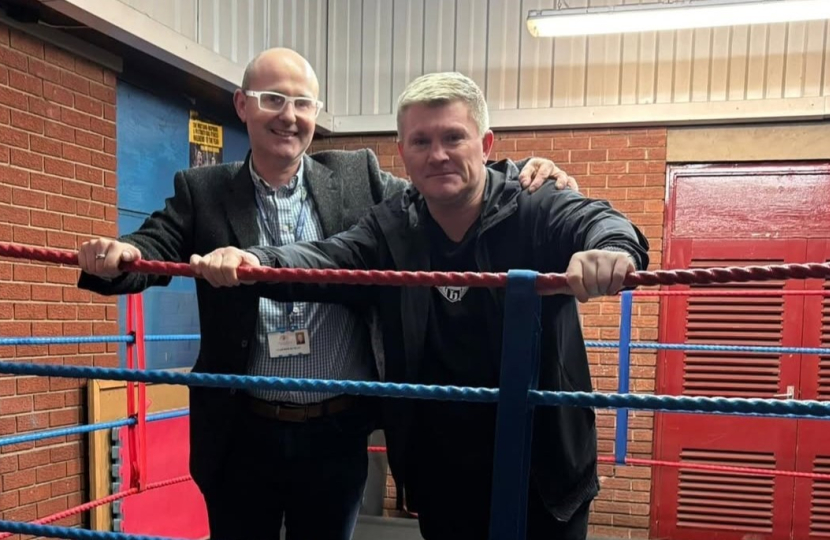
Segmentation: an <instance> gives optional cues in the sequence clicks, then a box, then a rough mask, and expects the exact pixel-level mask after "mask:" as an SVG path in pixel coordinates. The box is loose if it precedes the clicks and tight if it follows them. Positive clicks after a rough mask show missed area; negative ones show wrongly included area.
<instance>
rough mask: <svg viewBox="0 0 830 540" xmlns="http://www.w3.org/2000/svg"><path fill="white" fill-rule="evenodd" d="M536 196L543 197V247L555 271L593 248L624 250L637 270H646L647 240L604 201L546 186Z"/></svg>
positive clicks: (626, 219) (647, 261) (647, 258)
mask: <svg viewBox="0 0 830 540" xmlns="http://www.w3.org/2000/svg"><path fill="white" fill-rule="evenodd" d="M537 193H538V194H539V195H543V196H544V197H545V203H544V204H543V206H542V209H543V211H542V212H541V213H540V214H541V215H540V216H539V217H540V218H541V219H542V220H544V221H543V226H544V231H543V232H542V234H541V238H542V243H543V244H544V245H543V246H542V247H543V248H544V253H547V254H549V256H551V257H552V258H553V259H557V260H555V261H554V263H553V265H552V266H553V267H555V268H556V270H555V271H561V270H563V269H564V268H567V265H568V262H569V261H570V258H571V256H573V255H574V254H575V253H579V252H581V251H588V250H592V249H609V250H614V251H624V252H626V253H628V254H629V255H631V257H632V258H633V259H634V261H635V265H636V267H637V270H645V269H646V268H648V264H649V256H648V250H649V244H648V240H647V239H646V237H645V236H644V235H643V233H642V232H641V231H640V230H639V229H638V228H637V227H636V226H634V224H633V223H631V221H630V220H629V219H628V218H626V217H625V216H624V215H622V214H621V213H620V212H618V211H617V210H614V209H613V208H612V207H611V205H610V204H609V203H608V202H607V201H604V200H598V199H589V198H586V197H584V196H582V195H580V194H578V193H575V192H573V191H571V190H561V191H557V190H555V189H554V188H552V186H549V185H546V187H543V188H542V189H540V190H539V191H538V192H537ZM534 195H536V194H534Z"/></svg>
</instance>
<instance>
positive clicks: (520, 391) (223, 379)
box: [0, 243, 830, 540]
mask: <svg viewBox="0 0 830 540" xmlns="http://www.w3.org/2000/svg"><path fill="white" fill-rule="evenodd" d="M0 256H9V257H14V258H25V259H30V260H36V261H42V262H52V263H59V264H70V265H76V264H77V256H76V254H75V253H74V252H66V251H57V250H48V249H42V248H32V247H25V246H18V245H11V244H2V243H0ZM122 268H123V269H124V270H125V271H133V272H144V273H154V274H164V275H171V276H184V277H195V276H194V275H193V272H192V271H191V270H190V267H189V266H188V265H185V264H180V263H165V262H157V261H136V262H133V263H129V264H124V265H122ZM239 276H240V278H242V279H245V280H257V281H266V282H273V281H284V282H305V283H341V284H354V285H387V286H388V285H397V286H434V285H453V286H469V287H507V289H508V295H507V301H506V308H505V309H506V316H505V323H504V324H505V327H504V336H505V340H504V349H503V351H502V352H503V356H504V357H509V358H510V362H502V373H501V388H500V389H487V388H459V387H439V386H426V385H415V384H392V383H375V382H363V381H325V380H305V379H283V378H273V377H270V378H269V377H247V376H235V375H216V374H194V373H177V372H167V371H151V372H147V371H144V370H143V354H142V353H143V351H142V350H141V347H143V343H144V341H145V340H149V337H148V336H144V335H143V316H139V317H138V319H137V320H136V321H135V326H134V327H133V328H132V329H131V330H132V332H131V335H130V336H111V337H109V338H99V337H93V338H86V339H88V340H90V341H87V342H124V343H127V344H128V345H129V344H139V343H140V345H141V347H139V348H138V350H137V352H138V362H137V363H138V368H139V369H114V368H98V367H85V366H61V365H58V366H45V365H32V364H24V363H16V362H2V363H0V373H5V374H16V375H39V376H57V377H82V378H97V379H108V380H120V381H127V382H130V383H139V392H141V389H142V386H141V385H142V384H143V383H147V382H160V383H166V384H180V385H193V386H208V387H225V388H246V389H249V388H272V389H283V390H294V391H322V392H333V393H347V394H355V395H374V396H390V397H414V398H420V399H437V400H462V401H479V402H496V401H497V402H499V408H498V419H497V434H498V435H497V440H496V457H495V467H494V471H495V472H494V481H498V482H499V485H500V486H501V487H500V489H498V490H494V493H493V500H492V506H493V507H494V508H499V512H493V513H492V514H493V519H492V522H491V534H490V537H491V538H492V539H496V538H499V539H507V538H511V539H513V538H522V537H523V535H524V530H525V519H524V512H523V509H524V505H525V504H526V501H525V500H524V499H525V496H524V494H526V493H527V482H528V467H529V448H530V446H529V441H530V436H531V425H532V424H531V419H532V415H533V409H534V406H557V405H568V406H582V407H600V408H617V409H618V411H619V414H620V416H619V419H620V421H619V422H618V440H619V434H620V432H621V430H620V425H621V424H623V423H624V421H623V420H622V419H623V418H625V419H626V420H627V410H628V409H643V410H656V411H683V412H697V413H717V414H751V415H782V416H789V417H793V416H796V417H813V418H827V417H830V403H827V402H821V401H794V400H763V399H739V398H732V399H728V398H717V397H715V398H701V397H686V396H655V395H631V394H628V381H627V377H625V378H624V377H623V376H621V377H620V388H619V392H618V393H617V394H597V393H581V392H549V391H538V390H536V389H535V388H536V373H537V371H538V369H536V368H535V366H537V365H538V352H539V351H538V349H539V341H538V340H539V333H540V328H539V318H538V317H539V303H540V302H539V297H538V295H537V293H538V292H539V291H545V290H552V289H557V288H560V287H563V286H564V285H565V284H566V281H565V278H564V276H563V275H561V274H536V273H533V272H525V271H511V272H509V273H507V274H496V273H484V274H476V273H454V272H380V271H347V270H301V269H272V268H241V269H240V270H239ZM828 277H830V265H828V264H789V265H778V266H750V267H730V268H716V269H694V270H671V271H665V270H661V271H655V272H636V273H633V274H631V275H629V276H628V278H627V279H626V281H625V284H626V285H627V286H651V285H681V284H682V285H690V284H710V283H729V282H741V283H745V282H751V281H765V280H781V279H806V278H812V279H826V278H828ZM664 292H665V293H666V294H679V293H678V292H677V291H671V292H666V291H638V293H639V294H641V295H643V296H646V295H649V294H661V293H664ZM680 293H685V291H683V292H680ZM742 293H743V291H739V292H736V294H742ZM688 294H707V295H713V296H717V295H718V293H716V292H704V291H690V292H689V293H688ZM752 294H754V293H752ZM626 298H627V300H626ZM630 299H631V293H624V294H623V304H624V305H623V319H624V320H625V319H627V320H628V321H629V324H630ZM626 303H628V304H629V305H628V307H627V308H626V306H625V304H626ZM626 310H628V312H627V313H626ZM136 311H140V310H136V309H135V306H133V312H136ZM624 326H625V325H623V327H622V330H623V331H622V332H621V336H620V342H619V343H611V342H605V343H594V344H593V345H594V346H605V347H607V346H617V347H619V348H620V360H621V367H622V365H623V363H624V362H623V356H625V357H626V360H625V364H626V371H627V357H628V354H629V352H630V350H631V349H634V348H641V349H665V348H671V347H675V348H682V349H687V350H688V349H690V348H693V347H723V346H718V345H705V346H704V345H696V346H695V345H685V344H656V343H655V344H648V343H631V342H630V332H629V333H628V334H627V335H626V334H625V331H624ZM153 338H155V339H157V340H159V341H161V340H165V338H167V336H154V337H153ZM169 338H170V340H173V339H193V338H194V336H169ZM196 338H198V336H196ZM38 339H53V340H61V339H63V340H71V339H73V338H17V341H15V339H14V338H12V339H10V340H6V341H2V340H0V345H14V344H25V343H28V342H32V341H31V340H38ZM27 340H28V341H27ZM746 349H747V350H753V351H754V350H756V348H752V347H749V348H746ZM769 349H770V351H766V352H769V353H774V352H780V351H778V349H781V351H783V350H784V349H787V350H790V349H793V350H795V349H797V348H783V347H782V348H774V347H770V348H769ZM706 350H726V349H722V348H718V349H706ZM736 350H737V349H736ZM741 350H744V349H741ZM804 351H806V350H802V349H798V352H802V353H803V354H811V353H812V354H823V353H827V352H828V351H826V350H824V349H815V350H809V351H811V352H804ZM621 375H622V373H621ZM131 395H133V394H132V393H131ZM128 402H129V401H128ZM143 404H144V396H140V397H139V401H138V405H137V406H136V405H135V403H134V406H133V408H132V409H131V410H132V413H131V414H128V417H129V418H127V419H126V420H124V421H120V422H123V424H120V425H128V426H137V427H139V426H142V425H143V422H144V421H153V420H155V419H157V417H159V416H162V415H151V416H150V417H148V418H145V417H144V414H143V412H142V411H141V410H140V409H141V407H142V406H144V405H143ZM144 412H146V411H144ZM166 414H168V415H173V414H185V413H184V412H175V413H166ZM168 417H170V416H168ZM109 424H112V423H109ZM101 426H104V424H100V425H96V426H78V427H77V428H66V429H76V430H78V431H77V432H78V433H80V432H90V431H93V430H95V429H103V428H102V427H101ZM60 431H61V430H51V431H48V432H43V433H42V434H41V435H42V437H48V436H57V433H58V432H60ZM622 432H623V433H624V432H625V431H622ZM137 433H138V436H137V439H136V440H135V443H134V444H135V446H136V447H137V453H138V455H137V456H136V454H133V453H132V452H131V459H133V463H132V466H133V467H134V470H137V471H138V472H139V473H141V471H142V470H143V468H144V467H145V463H144V458H143V457H142V456H141V455H140V453H141V447H142V441H141V437H142V435H141V430H140V429H139V430H138V432H137ZM32 435H34V434H30V435H28V436H32ZM24 437H25V436H24ZM14 439H15V438H7V439H0V446H2V445H4V444H11V442H9V443H6V441H9V440H14ZM18 440H19V438H18ZM131 450H132V445H131ZM373 450H377V449H376V448H373ZM599 460H600V461H601V462H616V463H620V464H625V463H627V464H631V465H655V466H669V467H686V468H695V469H706V470H712V471H720V472H738V473H741V474H765V475H774V476H795V477H809V478H814V479H815V478H823V477H825V476H828V475H816V474H809V473H799V472H790V471H768V470H762V469H759V470H754V469H747V468H740V467H720V466H717V465H704V464H695V463H673V462H661V461H654V460H634V459H628V460H626V459H625V455H624V452H623V455H622V456H620V455H619V449H618V455H617V456H615V457H611V456H601V457H600V458H599ZM495 477H498V478H495ZM185 480H187V479H186V478H184V479H172V480H170V481H168V482H166V483H158V484H148V485H146V486H144V489H146V490H149V489H158V488H160V487H163V486H164V485H169V484H170V483H176V482H180V481H185ZM140 489H142V484H141V483H139V485H138V486H136V485H133V486H131V489H129V490H127V491H124V492H121V493H117V494H115V495H113V496H110V497H108V498H105V499H101V500H99V501H93V502H91V503H88V504H86V505H83V506H81V507H77V508H75V509H71V510H68V511H66V512H63V513H61V514H56V515H55V516H49V517H47V518H42V519H41V520H39V521H38V522H35V523H31V524H23V523H12V522H5V521H0V530H2V531H8V532H13V533H24V534H39V535H46V536H53V537H58V538H85V539H86V538H98V539H102V538H112V539H116V538H117V539H121V540H124V539H127V538H149V537H138V536H129V535H117V534H114V533H100V532H92V531H80V530H75V529H63V528H58V527H48V526H46V523H51V522H53V521H56V520H58V519H61V518H62V517H65V516H66V515H68V514H67V513H77V512H83V511H85V510H87V509H89V508H91V507H94V506H98V505H102V504H107V503H108V502H112V500H114V498H123V497H127V496H129V495H132V494H134V493H137V492H138V491H139V490H140Z"/></svg>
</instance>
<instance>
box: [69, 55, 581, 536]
mask: <svg viewBox="0 0 830 540" xmlns="http://www.w3.org/2000/svg"><path fill="white" fill-rule="evenodd" d="M318 94H319V86H318V82H317V78H316V76H315V74H314V71H313V70H312V69H311V66H310V65H309V63H308V62H307V61H306V60H305V59H304V58H303V57H302V56H300V55H299V54H297V53H296V52H294V51H291V50H289V49H272V50H268V51H264V52H263V53H261V54H260V55H258V56H257V57H256V58H255V59H253V60H252V61H251V62H250V64H249V65H248V67H247V69H246V70H245V75H244V79H243V81H242V87H241V88H240V89H238V90H237V91H236V93H235V94H234V105H235V106H236V111H237V114H238V115H239V118H240V119H241V120H242V121H243V122H244V123H245V124H246V126H247V130H248V135H249V139H250V143H251V152H250V153H249V155H248V157H247V158H246V159H245V161H244V162H242V163H228V164H223V165H218V166H212V167H200V168H196V169H190V170H186V171H181V172H179V173H177V174H176V177H175V182H174V184H175V193H174V195H173V196H172V197H170V198H169V199H168V200H167V201H166V204H165V207H164V209H161V210H159V211H157V212H155V213H153V215H152V216H150V217H149V218H148V219H147V220H146V221H145V222H144V224H142V226H141V228H140V229H139V230H138V231H135V232H133V233H131V234H128V235H125V236H123V237H121V238H119V239H118V240H114V239H108V238H99V239H95V240H92V241H89V242H86V243H84V245H83V246H81V249H80V250H79V254H78V257H79V263H80V266H81V268H82V269H83V270H84V273H83V274H82V275H81V279H80V281H79V287H81V288H85V289H89V290H92V291H95V292H97V293H100V294H127V293H137V292H141V291H142V290H144V289H146V288H148V287H151V286H164V285H167V284H168V283H169V282H170V278H169V277H164V276H153V275H147V274H136V273H127V274H124V273H122V272H121V270H120V269H119V264H120V263H121V261H129V260H136V259H139V258H144V259H151V260H161V261H175V262H181V261H186V260H188V258H189V257H190V256H191V255H192V254H193V253H200V254H201V253H207V252H209V251H211V250H214V249H216V248H218V247H221V246H229V245H232V246H238V247H240V248H247V247H249V246H255V245H259V244H270V245H285V244H289V243H292V242H295V241H299V240H315V239H322V238H325V237H328V236H330V235H333V234H335V233H338V232H340V231H343V230H346V229H348V228H349V227H351V226H352V225H354V224H355V223H356V222H357V220H358V219H359V218H361V217H362V216H363V215H364V214H365V212H366V211H367V209H368V208H369V207H371V206H372V205H374V204H377V203H379V202H381V201H382V200H383V199H384V198H387V197H390V196H392V194H394V193H396V192H399V191H401V190H402V189H403V188H404V187H405V186H406V185H408V182H406V181H405V180H403V179H400V178H395V177H393V176H392V175H390V174H389V173H386V172H384V171H382V170H381V169H380V167H379V166H378V162H377V159H376V158H375V156H374V154H372V152H370V151H368V150H358V151H350V152H337V151H331V152H319V153H315V154H307V153H306V151H307V149H308V147H309V144H310V143H311V140H312V138H313V136H314V128H315V119H316V118H317V114H318V113H319V112H320V108H321V107H322V103H321V102H320V101H319V100H318ZM501 165H502V166H503V165H504V164H501ZM542 165H543V167H541V169H539V170H538V173H539V175H538V176H540V178H537V182H535V183H537V184H540V183H542V180H543V179H544V178H545V177H547V176H548V172H551V169H552V168H553V169H554V170H553V171H552V172H554V174H557V173H558V174H557V181H558V182H559V183H560V187H564V186H565V184H566V182H567V181H568V180H569V178H568V177H567V175H564V174H563V173H561V171H558V170H556V169H555V167H553V164H552V163H550V162H547V161H545V162H544V163H543V164H542ZM538 167H539V164H538V163H537V164H536V165H535V166H529V167H528V171H526V172H532V171H534V170H536V169H537V168H538ZM530 176H532V175H528V178H527V180H530V178H529V177H530ZM551 183H553V182H551ZM531 191H532V189H531ZM196 293H197V296H198V304H199V324H200V329H201V346H200V349H199V357H198V359H197V361H196V364H195V366H194V368H193V371H194V372H203V373H233V374H248V375H269V376H280V377H316V378H325V379H341V380H342V379H364V380H374V379H376V378H377V376H378V373H377V372H378V370H379V369H380V368H379V367H376V366H375V363H374V361H373V358H372V356H373V355H372V347H371V343H370V338H369V335H368V331H367V325H366V324H365V322H364V321H363V320H361V318H360V317H359V316H358V315H357V314H356V313H354V311H353V310H350V309H348V308H346V307H344V306H336V305H335V306H332V305H314V304H308V303H299V302H298V303H279V302H271V301H268V300H261V299H260V298H259V297H258V296H256V295H255V294H253V292H251V291H239V290H236V291H228V290H224V291H222V290H217V289H214V288H212V287H210V286H208V285H207V284H206V283H204V282H199V283H197V287H196ZM292 327H293V328H294V329H295V330H296V331H306V332H309V333H310V334H312V335H311V336H307V335H305V334H302V335H303V338H301V339H302V340H303V341H305V342H306V343H304V344H303V345H305V344H307V343H308V339H307V338H308V337H311V339H312V340H314V341H313V343H311V344H309V347H303V348H301V349H298V350H297V351H294V353H293V354H282V353H281V352H277V353H276V354H271V353H272V352H273V351H270V350H269V342H268V335H269V334H270V333H273V332H274V331H276V330H277V329H279V328H289V329H290V328H292ZM374 416H375V412H374V410H373V407H367V406H366V401H365V400H360V399H354V398H352V397H350V396H342V395H341V396H332V395H327V394H317V393H311V392H301V393H300V392H263V391H257V392H239V393H235V392H234V391H232V390H228V389H221V388H195V387H194V388H191V389H190V470H191V473H192V475H193V478H194V479H195V481H196V483H197V484H198V486H199V488H200V490H201V492H202V493H203V495H204V497H205V502H206V504H207V510H208V518H209V522H210V531H211V538H212V539H213V540H250V539H257V540H259V539H263V540H266V539H271V538H278V537H279V529H280V526H281V524H282V523H283V521H284V522H285V525H286V534H287V537H288V539H289V540H293V539H300V540H305V539H314V540H347V539H349V538H351V536H352V530H353V528H354V523H355V520H356V518H357V513H358V510H359V508H360V504H361V498H362V494H363V489H364V485H365V481H366V476H367V436H368V434H369V433H370V432H371V431H372V429H373V428H374V422H373V418H374Z"/></svg>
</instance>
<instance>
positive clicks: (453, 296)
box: [436, 287, 469, 303]
mask: <svg viewBox="0 0 830 540" xmlns="http://www.w3.org/2000/svg"><path fill="white" fill-rule="evenodd" d="M436 289H438V292H440V293H441V296H443V297H444V298H446V299H447V301H448V302H452V303H456V302H460V301H461V299H462V298H464V295H465V294H467V290H468V289H469V287H436Z"/></svg>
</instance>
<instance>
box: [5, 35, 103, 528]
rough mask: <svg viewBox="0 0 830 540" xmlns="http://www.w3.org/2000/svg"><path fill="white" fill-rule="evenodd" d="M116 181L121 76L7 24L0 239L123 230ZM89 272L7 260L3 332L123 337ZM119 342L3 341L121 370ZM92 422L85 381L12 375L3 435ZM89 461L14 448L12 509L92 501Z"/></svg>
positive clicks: (50, 444) (75, 242) (32, 356)
mask: <svg viewBox="0 0 830 540" xmlns="http://www.w3.org/2000/svg"><path fill="white" fill-rule="evenodd" d="M115 183H116V177H115V76H114V74H113V73H111V72H109V71H107V70H105V69H103V68H101V67H100V66H98V65H95V64H93V63H91V62H89V61H87V60H84V59H81V58H77V57H75V56H73V55H72V54H69V53H67V52H65V51H63V50H61V49H58V48H56V47H54V46H52V45H49V44H45V43H43V42H42V41H40V40H38V39H35V38H32V37H30V36H28V35H27V34H23V33H21V32H19V31H16V30H13V29H9V28H8V27H6V26H4V25H2V24H0V241H2V242H15V243H21V244H27V245H34V246H41V247H43V246H47V247H51V248H60V249H75V248H77V247H78V246H79V245H80V243H81V242H82V241H83V240H85V239H86V238H88V237H91V236H99V235H101V236H114V235H115V234H116V226H115V220H116V210H115V202H116V193H115ZM77 276H78V271H77V270H76V269H74V268H70V267H60V266H56V265H44V264H31V263H28V262H25V261H15V260H11V259H3V260H0V336H3V337H9V336H62V335H68V336H74V335H92V334H115V333H117V323H116V320H117V319H116V306H115V300H108V299H105V298H102V297H93V296H91V295H90V294H89V293H87V292H84V291H79V290H78V289H77V288H76V287H75V283H76V281H77ZM115 347H116V346H115V345H110V346H107V345H98V344H93V345H48V346H20V347H0V358H2V359H6V360H11V359H14V360H16V361H25V362H38V363H57V364H74V365H96V366H114V365H115V364H116V362H117V359H116V355H115V351H116V349H115ZM85 421H86V391H85V383H84V382H82V381H75V380H68V379H57V378H37V377H20V378H12V377H4V378H0V436H9V435H14V434H21V433H25V432H29V431H33V430H41V429H48V428H56V427H59V426H69V425H74V424H81V423H85ZM86 468H87V451H86V440H85V438H82V437H80V436H70V437H61V438H57V439H50V440H46V441H41V442H38V443H36V444H35V443H25V444H21V445H16V446H9V447H5V448H3V449H2V452H0V483H1V484H2V485H0V516H2V519H10V520H22V521H28V520H32V519H36V518H39V517H44V516H46V515H49V514H52V513H55V512H58V511H61V510H64V509H66V508H69V507H72V506H75V505H77V504H80V503H82V502H85V501H86V500H87V499H86V485H87V480H86ZM82 519H85V517H84V516H80V517H74V518H69V519H66V520H63V521H62V522H60V524H62V525H72V524H78V523H81V520H82Z"/></svg>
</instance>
